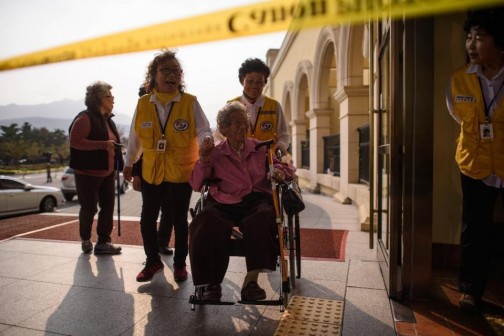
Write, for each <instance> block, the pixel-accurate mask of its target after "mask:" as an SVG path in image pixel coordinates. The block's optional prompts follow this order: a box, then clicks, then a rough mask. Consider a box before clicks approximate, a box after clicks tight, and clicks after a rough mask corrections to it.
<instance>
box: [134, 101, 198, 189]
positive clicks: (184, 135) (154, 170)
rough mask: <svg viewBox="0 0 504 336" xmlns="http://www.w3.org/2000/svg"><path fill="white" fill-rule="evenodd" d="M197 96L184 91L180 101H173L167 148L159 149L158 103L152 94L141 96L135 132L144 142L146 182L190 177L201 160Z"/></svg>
mask: <svg viewBox="0 0 504 336" xmlns="http://www.w3.org/2000/svg"><path fill="white" fill-rule="evenodd" d="M194 100H195V97H194V96H192V95H190V94H187V93H183V94H181V100H180V102H174V103H173V104H174V105H173V108H172V110H171V113H170V115H169V117H168V121H167V123H166V128H165V132H164V135H165V137H164V138H165V139H166V146H165V151H164V152H158V151H157V145H158V140H160V139H162V134H161V126H160V124H159V118H158V114H157V111H156V104H154V103H152V102H150V95H145V96H143V97H141V98H140V99H139V100H138V107H137V114H136V119H135V132H136V133H137V135H138V137H139V138H140V142H141V145H142V150H143V160H142V176H143V178H144V180H145V181H146V182H148V183H150V184H156V185H158V184H161V183H162V182H163V181H168V182H174V183H180V182H187V181H189V178H190V177H191V172H192V170H193V167H194V164H195V163H196V161H197V160H198V137H197V132H196V125H195V122H194V112H193V109H192V107H193V102H194Z"/></svg>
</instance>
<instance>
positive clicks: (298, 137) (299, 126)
mask: <svg viewBox="0 0 504 336" xmlns="http://www.w3.org/2000/svg"><path fill="white" fill-rule="evenodd" d="M290 126H291V137H292V139H291V155H292V161H293V163H294V166H295V167H301V141H306V121H304V120H291V122H290Z"/></svg>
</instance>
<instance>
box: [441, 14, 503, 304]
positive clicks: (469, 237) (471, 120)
mask: <svg viewBox="0 0 504 336" xmlns="http://www.w3.org/2000/svg"><path fill="white" fill-rule="evenodd" d="M503 22H504V8H503V7H501V8H493V9H484V10H480V11H475V12H470V13H469V15H468V18H467V20H466V22H465V24H464V29H465V31H466V32H467V39H466V50H467V55H468V58H469V60H470V63H469V64H468V65H466V66H464V67H462V68H461V69H459V70H457V71H455V73H454V74H453V75H452V77H451V80H450V82H449V85H448V88H447V92H446V101H447V105H448V110H449V111H450V114H451V115H452V116H453V118H454V119H455V120H456V121H457V122H458V123H459V124H460V135H459V137H458V140H457V150H456V155H455V159H456V161H457V163H458V165H459V168H460V171H461V184H462V231H461V238H460V270H459V290H460V292H461V293H462V296H461V298H460V301H459V305H460V308H461V309H462V310H464V311H466V312H473V313H474V312H478V311H480V309H481V298H482V297H483V294H484V292H485V287H486V283H487V280H488V273H489V262H490V258H491V241H492V226H493V213H494V208H495V203H496V199H497V197H498V194H499V193H500V194H501V195H503V196H504V182H503V181H504V88H503V86H504V29H503V28H502V23H503Z"/></svg>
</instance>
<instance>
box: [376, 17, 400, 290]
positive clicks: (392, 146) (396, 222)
mask: <svg viewBox="0 0 504 336" xmlns="http://www.w3.org/2000/svg"><path fill="white" fill-rule="evenodd" d="M394 29H396V31H394ZM399 29H400V25H397V24H396V22H387V23H381V24H379V25H378V36H379V39H380V43H379V44H378V50H377V56H378V62H377V65H378V69H377V75H378V76H377V81H376V94H375V97H376V98H375V103H374V105H375V121H376V123H375V141H376V145H375V148H376V161H375V162H376V167H375V178H374V180H375V186H376V188H375V191H374V198H375V199H374V202H373V204H374V214H375V216H374V219H375V220H376V229H377V230H376V241H377V253H378V260H379V263H380V269H381V272H382V275H383V278H384V280H385V284H386V287H387V292H388V294H389V296H390V297H399V296H400V295H401V292H402V281H401V273H400V272H401V267H400V265H401V257H400V256H401V244H400V241H401V222H402V217H401V213H402V192H401V185H402V171H401V169H400V165H401V155H402V153H401V152H400V151H399V150H398V149H399V148H401V146H400V145H399V144H400V142H401V141H400V139H401V138H400V137H401V130H400V129H401V127H400V125H401V117H400V114H401V113H400V111H401V107H400V106H401V103H400V102H401V94H400V92H401V91H400V88H401V84H400V83H401V76H400V71H399V70H398V69H400V67H401V64H402V62H401V60H400V55H401V53H400V52H398V50H400V48H399V47H400V45H401V40H400V39H397V35H396V34H397V31H398V30H399ZM397 92H399V94H398V93H397Z"/></svg>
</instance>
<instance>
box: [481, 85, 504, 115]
mask: <svg viewBox="0 0 504 336" xmlns="http://www.w3.org/2000/svg"><path fill="white" fill-rule="evenodd" d="M478 82H479V85H480V89H481V96H482V97H483V106H484V107H485V121H486V122H487V123H488V122H489V121H490V108H491V107H492V104H493V103H494V101H495V99H497V97H498V96H499V93H500V91H501V90H502V87H503V86H504V81H502V83H501V85H500V87H499V90H497V92H496V93H495V95H494V97H493V98H492V100H491V101H490V103H489V104H488V105H487V103H486V101H485V94H484V92H483V86H482V85H481V78H479V77H478Z"/></svg>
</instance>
